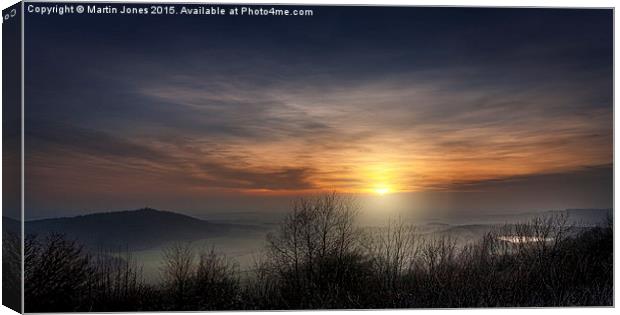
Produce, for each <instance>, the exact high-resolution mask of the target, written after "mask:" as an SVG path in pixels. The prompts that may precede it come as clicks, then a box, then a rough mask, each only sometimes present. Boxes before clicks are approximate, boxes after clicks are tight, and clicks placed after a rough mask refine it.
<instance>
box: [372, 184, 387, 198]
mask: <svg viewBox="0 0 620 315" xmlns="http://www.w3.org/2000/svg"><path fill="white" fill-rule="evenodd" d="M389 192H390V188H389V187H386V186H379V187H376V188H375V193H376V194H377V195H379V196H384V195H385V194H387V193H389Z"/></svg>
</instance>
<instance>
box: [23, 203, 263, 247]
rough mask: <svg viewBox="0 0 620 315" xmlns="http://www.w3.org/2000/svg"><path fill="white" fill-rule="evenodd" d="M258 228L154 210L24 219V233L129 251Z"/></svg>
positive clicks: (89, 245) (256, 228)
mask: <svg viewBox="0 0 620 315" xmlns="http://www.w3.org/2000/svg"><path fill="white" fill-rule="evenodd" d="M258 229H259V228H258V227H255V226H251V225H236V224H222V223H212V222H208V221H204V220H200V219H196V218H193V217H190V216H186V215H182V214H178V213H174V212H169V211H160V210H155V209H140V210H133V211H118V212H108V213H96V214H89V215H82V216H76V217H69V218H56V219H45V220H34V221H27V222H26V234H38V235H45V234H48V233H51V232H56V233H63V234H65V235H67V236H68V237H70V238H75V239H77V240H79V241H80V242H81V243H83V244H84V245H86V246H87V247H90V248H111V249H120V248H123V249H124V248H128V249H132V250H139V249H147V248H151V247H156V246H160V245H162V244H163V243H166V242H171V241H193V240H199V239H205V238H210V237H218V236H225V235H232V234H233V233H247V232H252V231H256V230H258Z"/></svg>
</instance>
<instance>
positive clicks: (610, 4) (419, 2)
mask: <svg viewBox="0 0 620 315" xmlns="http://www.w3.org/2000/svg"><path fill="white" fill-rule="evenodd" d="M16 2H17V1H14V0H0V7H1V8H3V9H4V8H7V7H9V6H11V5H13V4H15V3H16ZM26 2H30V1H26ZM47 2H57V1H47ZM75 2H79V1H75ZM84 2H88V1H84ZM92 2H95V1H92ZM97 2H138V3H140V2H141V3H153V2H160V3H173V2H174V3H205V2H207V1H180V0H151V1H145V0H134V1H122V0H112V1H97ZM208 2H209V3H219V4H242V3H247V4H305V5H389V6H473V7H480V6H486V7H562V8H565V7H576V8H578V7H588V8H593V7H594V8H615V6H616V2H615V1H610V0H590V1H584V0H544V1H541V0H538V1H535V0H520V1H515V0H506V1H497V0H495V1H494V0H476V1H472V0H451V1H445V0H444V1H441V2H436V1H432V0H386V1H379V0H375V1H371V0H354V1H350V0H348V1H347V0H338V1H336V2H333V1H326V0H305V1H304V0H287V1H277V0H271V1H264V0H263V1H261V0H251V1H248V0H244V1H241V0H237V1H235V0H220V1H217V2H214V1H208ZM22 9H23V7H22ZM615 20H616V17H615V13H614V60H616V59H617V57H618V49H617V48H618V47H617V43H618V32H617V29H616V27H617V24H616V23H615ZM23 23H24V19H22V53H23V43H24V42H23V25H24V24H23ZM1 49H2V44H1V32H0V50H1ZM22 61H23V59H22ZM23 66H24V65H23V62H22V73H23ZM0 69H1V56H0ZM616 73H617V71H616V64H615V62H614V157H615V156H616V149H617V146H616V145H615V143H616V139H618V135H619V133H620V131H618V129H617V128H615V121H616V118H617V115H619V114H618V112H617V111H616V110H615V92H616V91H617V90H618V88H619V85H618V81H617V80H616ZM1 80H2V79H1V78H0V84H1ZM23 80H24V77H23V76H22V119H23V114H24V112H23V110H24V108H23V101H24V91H23V89H24V84H23V83H24V81H23ZM1 118H2V113H1V111H0V121H1ZM23 127H24V125H23V121H22V148H25V147H24V146H23V145H24V143H23ZM1 136H2V131H1V128H0V143H1ZM1 152H2V148H1V146H0V154H1ZM614 160H615V159H614ZM21 163H22V178H23V172H24V168H23V167H24V165H23V163H24V159H23V155H22V161H21ZM617 172H618V170H617V169H616V168H615V167H614V179H615V178H616V175H617ZM1 174H2V168H1V167H0V176H1ZM23 184H24V182H23V180H22V198H23V191H24V190H23V189H24V187H23ZM1 188H2V183H1V182H0V189H1ZM618 195H620V188H618V186H616V185H615V180H614V209H615V208H617V204H616V198H615V196H618ZM0 200H1V197H0ZM23 205H24V203H23V199H22V206H23ZM614 221H615V217H614ZM22 224H23V211H22ZM0 231H1V228H0ZM22 233H23V227H22ZM617 244H618V234H617V233H616V234H615V238H614V253H617V252H618V246H617ZM22 250H23V248H22ZM0 255H1V254H0ZM1 269H2V267H1V265H0V271H1ZM22 269H23V264H22ZM615 269H616V268H615V267H614V271H615ZM22 272H23V270H22ZM618 279H619V275H618V273H617V272H614V280H615V283H616V284H617V283H619V282H618ZM22 285H23V284H22ZM0 292H1V287H0ZM614 293H615V300H616V301H617V300H618V290H615V292H614ZM0 296H1V294H0ZM22 302H23V301H22ZM498 311H500V312H502V313H503V314H506V315H512V314H522V313H525V312H527V313H532V314H549V313H551V312H553V313H555V312H558V311H561V312H562V313H565V314H567V315H573V314H575V315H576V314H582V313H583V312H584V311H585V312H588V313H596V314H610V313H612V312H615V309H614V308H584V307H575V308H519V309H434V310H418V309H412V310H372V311H361V312H367V313H372V314H404V313H415V314H421V315H425V314H433V315H437V314H447V313H453V312H459V313H463V312H465V313H468V314H489V312H493V313H495V312H498ZM310 312H321V313H322V312H326V311H295V312H268V311H261V312H257V313H261V314H283V313H295V314H305V313H310ZM328 312H329V313H330V314H352V313H353V312H360V311H328ZM189 313H192V314H193V313H196V312H189ZM211 313H219V314H223V313H225V314H247V312H211ZM4 314H15V312H14V311H12V310H10V309H8V308H6V307H4V306H0V315H4ZM70 314H89V313H70ZM119 314H134V313H119ZM157 314H180V313H179V312H157Z"/></svg>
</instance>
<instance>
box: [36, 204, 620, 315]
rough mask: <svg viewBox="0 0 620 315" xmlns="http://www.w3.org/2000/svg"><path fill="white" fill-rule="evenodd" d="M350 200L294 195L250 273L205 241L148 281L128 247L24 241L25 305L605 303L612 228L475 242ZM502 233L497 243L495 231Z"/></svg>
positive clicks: (554, 222) (513, 228) (168, 255)
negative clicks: (380, 216) (424, 231)
mask: <svg viewBox="0 0 620 315" xmlns="http://www.w3.org/2000/svg"><path fill="white" fill-rule="evenodd" d="M358 209H359V207H358V205H357V203H356V201H355V200H354V199H352V198H351V197H348V196H344V195H339V194H336V193H331V194H326V195H321V196H317V197H311V198H300V199H298V200H296V201H295V202H294V203H293V205H292V209H291V211H290V213H289V214H288V215H287V216H286V217H285V218H284V220H283V222H282V223H281V224H280V225H279V227H278V228H277V230H275V231H274V232H272V233H270V234H269V235H268V236H267V247H266V249H265V252H264V255H263V256H261V257H260V259H257V261H256V263H255V267H254V268H253V269H252V271H251V273H250V274H249V275H248V276H245V277H241V276H240V272H239V267H238V265H237V264H236V263H235V262H234V261H232V260H230V259H228V258H226V257H225V256H224V255H221V254H219V253H217V252H216V251H215V250H213V249H204V250H202V251H201V250H196V249H194V248H193V247H192V246H190V245H189V244H187V243H177V244H173V245H171V246H168V247H167V248H166V249H165V250H164V251H163V255H162V266H161V279H162V281H161V283H160V284H158V285H152V284H147V283H146V282H145V281H144V279H143V276H142V270H141V267H140V265H139V264H138V263H137V261H136V259H135V258H133V257H132V256H131V253H129V252H128V251H127V252H126V253H125V254H122V255H119V254H113V253H109V252H105V251H100V252H97V253H92V252H90V251H87V250H85V249H84V247H83V246H81V245H80V244H79V242H78V241H76V240H70V239H67V238H66V237H65V236H63V235H61V234H50V235H46V236H34V235H30V236H27V238H26V240H25V243H24V244H25V248H24V251H25V270H24V271H25V287H24V293H25V311H26V312H52V311H54V312H68V311H99V312H104V311H190V310H192V311H198V310H268V309H274V310H279V309H343V308H344V309H354V308H361V309H369V308H439V307H441V308H445V307H519V306H529V307H532V306H571V305H579V306H594V305H613V276H612V275H613V227H612V222H611V220H609V223H608V224H607V225H606V226H600V227H593V228H588V229H585V230H579V231H576V230H575V229H574V228H573V227H571V226H570V225H569V224H567V220H566V217H563V216H554V217H547V218H538V219H534V220H532V221H529V222H527V223H523V224H511V225H506V226H503V227H500V228H497V229H494V230H493V231H491V232H489V233H487V234H486V235H485V236H484V237H482V238H481V239H480V240H478V241H476V242H472V243H470V244H468V245H466V246H457V243H456V241H455V240H454V239H451V238H449V237H439V236H426V237H425V236H423V235H421V233H418V232H417V231H416V228H415V226H413V225H411V224H407V223H406V222H403V221H402V220H400V221H394V222H392V223H391V224H389V225H388V226H387V227H384V228H380V229H372V230H368V229H366V230H365V229H361V228H359V227H358V226H357V225H356V223H355V219H356V217H357V216H358ZM507 235H508V236H510V237H512V239H511V240H506V239H505V238H503V237H502V236H507Z"/></svg>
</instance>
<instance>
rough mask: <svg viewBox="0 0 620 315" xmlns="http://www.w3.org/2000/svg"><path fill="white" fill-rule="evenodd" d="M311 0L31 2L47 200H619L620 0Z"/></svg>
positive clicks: (202, 209)
mask: <svg viewBox="0 0 620 315" xmlns="http://www.w3.org/2000/svg"><path fill="white" fill-rule="evenodd" d="M176 6H177V7H180V5H178V4H177V5H176ZM307 8H309V9H313V10H314V15H313V16H311V17H298V16H296V17H265V16H258V17H248V16H181V15H175V16H153V15H148V16H136V15H132V16H122V15H86V14H83V15H77V14H76V15H64V16H38V15H34V14H28V15H27V18H26V43H25V45H26V55H25V58H26V104H27V105H26V136H27V138H26V142H27V143H26V149H27V150H28V151H27V171H26V172H27V173H26V176H27V179H26V183H27V200H28V201H27V204H30V207H31V208H30V209H32V212H31V215H32V216H33V217H41V216H55V215H66V214H72V213H80V212H84V211H86V212H90V211H100V210H114V209H128V208H134V207H140V206H145V205H150V206H154V207H160V208H167V209H170V210H178V211H186V212H190V213H208V212H210V211H223V210H228V209H234V210H244V211H245V210H252V211H254V210H256V211H268V210H270V209H271V210H273V209H275V208H282V207H285V206H286V204H287V202H285V201H287V200H288V199H290V197H291V196H293V195H298V194H305V193H314V192H317V191H323V190H326V189H336V190H339V191H343V192H351V193H359V194H364V195H372V193H373V192H374V191H380V190H388V191H390V193H394V194H400V195H403V196H406V197H407V198H409V199H407V200H411V204H407V207H412V208H414V205H415V207H424V208H434V207H441V208H444V209H449V210H455V211H457V210H459V211H460V210H462V211H474V210H475V211H509V210H517V209H523V208H527V209H545V208H561V207H611V203H612V191H611V190H612V176H613V175H612V170H611V163H612V162H613V160H612V128H613V122H612V116H613V115H612V104H613V100H612V92H613V90H612V70H613V69H612V63H613V59H612V58H613V57H612V56H613V54H612V52H613V46H612V45H613V40H612V22H613V21H612V11H611V10H585V9H580V10H571V9H482V8H415V7H409V8H402V7H390V8H382V7H320V6H308V7H307ZM566 178H571V180H566ZM507 182H508V183H511V184H510V185H509V186H510V187H513V186H511V185H517V186H519V185H521V186H523V187H521V186H519V187H521V188H514V187H513V188H510V189H507V188H506V187H508V186H506V185H507V184H506V183H507ZM515 183H516V184H515ZM541 183H545V184H544V185H543V184H541ZM540 185H543V187H545V188H544V189H543V190H542V191H541V189H540ZM472 187H475V189H472ZM527 187H536V188H535V189H528V188H527ZM502 189H503V190H506V192H504V193H498V191H499V190H502ZM511 192H514V193H511ZM437 195H439V196H443V197H435V196H437ZM463 196H464V197H463ZM473 196H475V197H473ZM446 200H450V201H449V202H447V201H446ZM27 208H28V207H27Z"/></svg>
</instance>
